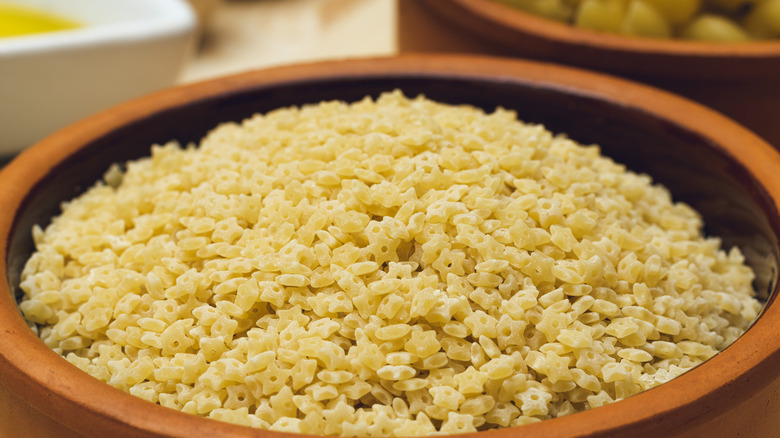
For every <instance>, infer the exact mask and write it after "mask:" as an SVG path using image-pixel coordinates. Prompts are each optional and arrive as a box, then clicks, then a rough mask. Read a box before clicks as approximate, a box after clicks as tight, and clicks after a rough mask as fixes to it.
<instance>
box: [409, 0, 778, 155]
mask: <svg viewBox="0 0 780 438" xmlns="http://www.w3.org/2000/svg"><path fill="white" fill-rule="evenodd" d="M398 5H399V6H398V16H399V19H398V47H399V50H400V51H401V53H412V52H460V53H477V54H489V55H499V56H516V57H521V58H528V59H536V60H542V61H548V62H555V63H560V64H566V65H571V66H577V67H583V68H589V69H593V70H597V71H602V72H605V73H611V74H616V75H619V76H622V77H626V78H630V79H633V80H637V81H641V82H645V83H648V84H651V85H654V86H657V87H660V88H663V89H666V90H669V91H672V92H674V93H678V94H680V95H683V96H686V97H688V98H691V99H693V100H696V101H698V102H701V103H703V104H705V105H708V106H710V107H712V108H714V109H716V110H718V111H721V112H723V113H724V114H726V115H728V116H729V117H731V118H733V119H735V120H737V121H738V122H740V123H742V124H743V125H745V126H746V127H748V128H750V129H751V130H753V131H754V132H756V133H758V134H759V135H761V136H762V137H764V138H765V139H766V140H767V141H768V142H769V143H771V144H773V145H774V146H775V147H777V148H780V123H777V120H778V113H780V103H778V102H780V41H777V42H768V43H763V42H762V43H755V44H752V45H751V46H750V47H745V46H740V45H737V46H731V47H724V46H721V45H712V44H707V43H687V47H683V48H682V49H681V48H680V47H679V45H676V46H675V43H674V42H671V41H659V40H648V39H639V38H621V37H619V36H613V35H602V34H597V33H594V32H589V31H580V30H578V29H569V28H568V26H565V25H562V24H559V23H556V22H549V21H547V20H544V19H541V18H538V17H534V16H530V15H528V14H525V13H523V12H520V11H516V10H511V9H510V8H508V7H507V6H504V5H501V4H496V3H495V2H494V1H493V0H457V1H455V0H399V1H398ZM578 37H582V38H578Z"/></svg>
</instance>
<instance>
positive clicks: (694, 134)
mask: <svg viewBox="0 0 780 438" xmlns="http://www.w3.org/2000/svg"><path fill="white" fill-rule="evenodd" d="M394 88H400V89H402V90H404V91H405V92H406V93H407V94H409V95H416V94H418V93H424V94H426V95H427V96H428V97H430V98H433V99H437V100H440V101H444V102H450V103H468V104H473V105H477V106H480V107H484V108H486V109H493V108H494V107H495V106H496V105H502V106H504V107H507V108H512V109H515V110H517V112H518V113H519V115H520V117H521V118H522V119H525V120H526V121H530V122H540V123H544V124H546V125H547V126H548V127H549V128H550V129H552V130H554V131H557V132H566V133H568V134H569V135H570V136H571V137H572V138H574V139H576V140H578V141H581V142H583V143H591V142H597V143H599V144H600V145H601V146H602V148H603V152H604V153H605V154H606V155H609V156H612V157H614V158H615V159H616V160H618V161H620V162H623V163H626V164H627V165H628V167H629V168H631V169H634V170H636V171H640V172H647V173H649V174H651V175H652V176H653V177H654V178H655V180H656V181H657V182H660V183H663V184H665V185H667V187H669V188H670V189H671V191H672V193H673V194H674V196H675V198H676V199H678V200H683V201H686V202H688V203H690V204H691V205H693V206H694V207H695V208H696V209H698V210H699V211H700V212H701V213H702V214H703V216H704V219H705V222H706V224H707V231H708V232H710V233H713V234H717V235H720V236H722V237H723V241H724V244H725V245H726V246H731V245H734V244H739V245H740V247H741V248H742V249H743V251H744V252H745V254H746V256H747V260H748V262H749V264H750V265H751V266H752V267H753V268H754V269H755V271H756V273H757V275H758V277H757V280H756V287H757V289H758V291H759V294H760V295H761V296H762V297H763V298H764V299H767V300H768V304H767V306H766V309H765V311H764V312H763V314H762V315H761V316H760V318H759V319H758V320H757V322H756V323H755V324H754V325H753V327H752V328H751V329H749V330H748V331H747V332H746V333H745V334H744V335H743V336H742V337H741V338H740V339H739V340H737V341H736V342H735V343H734V344H733V345H731V346H730V347H728V348H727V349H726V350H725V351H724V352H722V353H720V354H718V355H716V356H715V357H713V358H712V359H710V360H709V361H707V362H705V363H704V364H702V365H701V366H699V367H697V368H695V369H693V370H692V371H690V372H688V373H686V374H684V375H682V376H681V377H679V378H677V379H675V380H674V381H672V382H670V383H668V384H664V385H661V386H659V387H657V388H654V389H651V390H649V391H646V392H643V393H641V394H638V395H636V396H633V397H630V398H628V399H626V400H623V401H620V402H618V403H615V404H612V405H609V406H606V407H601V408H597V409H593V410H590V411H586V412H581V413H578V414H574V415H571V416H568V417H563V418H559V419H554V420H548V421H543V422H540V423H536V424H532V425H528V426H521V427H520V428H506V429H500V430H496V431H491V432H480V433H478V434H477V435H479V436H483V437H510V436H516V435H517V434H523V436H529V437H575V436H576V437H608V436H609V437H612V436H614V437H618V436H627V434H631V436H632V437H634V438H639V437H658V436H663V437H672V436H674V437H699V436H703V435H704V434H707V435H708V436H711V437H713V436H722V437H732V436H736V435H738V434H742V436H776V434H778V433H780V416H778V415H776V412H778V410H780V337H779V336H777V333H779V332H780V304H778V302H777V300H775V299H774V298H775V295H776V288H777V286H776V285H777V272H778V260H780V247H779V246H778V239H779V238H780V213H778V208H777V203H778V200H780V172H778V169H780V155H778V153H777V152H776V151H775V150H773V149H772V148H771V147H770V146H769V145H768V144H766V143H765V142H764V141H762V140H761V139H760V138H758V137H757V136H755V135H754V134H752V133H750V132H749V131H747V130H746V129H744V128H742V127H741V126H739V125H737V124H736V123H734V122H732V121H731V120H729V119H727V118H725V117H723V116H721V115H719V114H717V113H715V112H713V111H711V110H708V109H706V108H704V107H702V106H700V105H698V104H695V103H693V102H690V101H687V100H684V99H681V98H678V97H675V96H673V95H670V94H667V93H665V92H662V91H658V90H655V89H651V88H648V87H645V86H642V85H638V84H634V83H630V82H626V81H623V80H620V79H615V78H610V77H606V76H602V75H599V74H594V73H588V72H584V71H578V70H574V69H569V68H563V67H557V66H552V65H545V64H539V63H533V62H524V61H512V60H501V59H491V58H484V57H465V56H419V57H417V56H409V57H401V58H385V59H371V60H355V61H346V62H334V63H323V64H315V65H303V66H293V67H285V68H277V69H272V70H265V71H257V72H251V73H246V74H241V75H237V76H231V77H226V78H222V79H217V80H213V81H209V82H204V83H200V84H195V85H190V86H184V87H179V88H173V89H169V90H167V91H163V92H160V93H158V94H154V95H151V96H148V97H145V98H141V99H140V100H135V101H131V102H129V103H126V104H124V105H122V106H119V107H115V108H113V109H111V110H108V111H106V112H103V113H101V114H98V115H96V116H93V117H91V118H89V119H87V120H84V121H82V122H80V123H77V124H75V125H72V126H70V127H68V128H66V129H64V130H62V131H59V132H58V133H56V134H54V135H52V136H50V137H48V138H47V139H45V140H43V141H41V142H40V143H38V144H36V145H35V146H33V147H32V148H30V149H29V150H27V151H25V152H24V153H22V154H21V155H20V156H19V157H18V158H17V159H16V160H14V161H13V162H12V163H11V164H10V165H9V166H8V167H6V168H5V169H4V170H3V171H2V172H1V173H0V186H2V187H3V190H2V191H0V210H2V211H3V212H4V214H2V215H0V267H1V268H0V277H2V280H1V281H0V334H1V335H0V435H2V436H13V437H41V436H57V437H75V436H87V437H105V436H122V437H163V436H166V437H188V438H193V437H199V436H219V437H249V436H256V437H259V436H261V437H280V438H281V437H289V435H286V434H283V433H278V432H269V431H262V430H253V429H249V428H245V427H240V426H235V425H231V424H227V423H220V422H217V421H213V420H209V419H205V418H200V417H196V416H191V415H188V414H184V413H181V412H178V411H174V410H170V409H167V408H163V407H161V406H158V405H155V404H152V403H148V402H146V401H143V400H141V399H139V398H135V397H133V396H131V395H129V394H126V393H124V392H122V391H120V390H118V389H115V388H112V387H110V386H108V385H106V384H105V383H102V382H100V381H98V380H97V379H94V378H92V377H91V376H88V375H87V374H85V373H83V372H81V371H80V370H78V369H77V368H76V367H75V366H73V365H71V364H70V363H68V362H67V361H66V360H65V359H63V358H62V357H60V356H58V355H57V354H55V353H54V352H53V351H51V350H50V349H49V348H48V347H46V346H45V345H44V344H43V342H42V341H40V340H39V339H38V338H37V337H36V336H35V335H34V334H33V333H32V331H31V330H30V329H29V328H28V327H27V325H26V324H25V322H24V321H23V319H22V318H21V316H20V312H19V311H18V309H17V302H16V297H17V296H18V295H19V294H20V291H19V289H18V283H19V277H20V270H21V268H22V266H23V264H24V262H25V260H26V258H27V257H28V256H29V255H30V253H31V251H32V241H31V237H30V229H31V227H32V226H33V224H42V225H45V224H47V222H48V221H49V219H50V218H51V217H52V215H54V214H56V213H57V212H58V208H59V204H60V202H62V201H64V200H67V199H70V198H72V197H74V196H76V195H78V194H79V193H81V192H82V191H83V190H84V189H85V188H86V187H88V186H90V185H91V184H92V182H93V181H95V180H96V179H98V178H99V177H100V176H101V175H102V174H103V172H104V171H105V170H106V168H107V167H108V166H109V165H110V164H111V163H114V162H117V161H120V162H121V161H124V160H128V159H134V158H138V157H141V156H144V155H147V154H148V152H149V147H150V145H151V144H152V143H160V142H166V141H168V140H171V139H178V140H180V141H181V142H189V141H197V140H198V139H200V138H201V137H203V135H204V134H205V133H206V132H207V131H208V130H210V129H211V128H212V127H214V126H216V125H217V124H218V123H220V122H225V121H237V120H241V119H243V118H246V117H248V116H250V115H252V114H253V113H256V112H264V111H268V110H271V109H273V108H277V107H280V106H286V105H293V104H302V103H314V102H319V101H321V100H323V99H344V100H348V101H351V100H357V99H360V98H362V97H363V96H365V95H377V94H378V93H380V92H382V91H386V90H391V89H394Z"/></svg>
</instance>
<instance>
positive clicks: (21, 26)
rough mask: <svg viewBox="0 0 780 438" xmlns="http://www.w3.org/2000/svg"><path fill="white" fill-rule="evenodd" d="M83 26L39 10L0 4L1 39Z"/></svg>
mask: <svg viewBox="0 0 780 438" xmlns="http://www.w3.org/2000/svg"><path fill="white" fill-rule="evenodd" d="M78 27H81V24H79V23H77V22H75V21H73V20H71V19H69V18H66V17H61V16H58V15H55V14H51V13H49V12H45V11H41V10H38V9H34V8H30V7H25V6H19V5H14V4H9V3H2V2H0V38H4V37H15V36H20V35H29V34H35V33H43V32H55V31H60V30H67V29H75V28H78Z"/></svg>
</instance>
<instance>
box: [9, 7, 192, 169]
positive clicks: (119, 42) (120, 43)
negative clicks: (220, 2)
mask: <svg viewBox="0 0 780 438" xmlns="http://www.w3.org/2000/svg"><path fill="white" fill-rule="evenodd" d="M7 3H9V4H13V5H18V6H21V7H27V8H33V9H35V10H38V11H42V12H45V13H49V14H53V15H56V16H60V17H63V18H68V19H70V20H73V21H75V22H77V23H79V24H81V25H82V26H80V27H78V28H75V29H70V30H63V31H56V32H47V33H40V34H30V35H23V36H16V37H7V38H0V102H2V103H3V104H2V105H0V132H2V135H0V156H9V155H12V154H14V153H16V152H18V151H20V150H22V149H23V148H25V147H27V146H29V145H31V144H32V143H34V142H35V141H37V140H40V139H42V138H43V137H45V136H46V135H48V134H51V133H52V132H54V131H55V130H57V129H59V128H61V127H63V126H65V125H67V124H69V123H72V122H75V121H76V120H78V119H81V118H83V117H85V116H87V115H90V114H92V113H94V112H96V111H99V110H102V109H104V108H107V107H109V106H111V105H115V104H117V103H119V102H121V101H124V100H127V99H130V98H133V97H137V96H139V95H141V94H144V93H148V92H151V91H154V90H158V89H161V88H163V87H166V86H169V85H171V84H173V83H174V81H175V80H176V78H177V77H178V75H179V73H180V71H181V69H182V67H183V65H184V62H185V61H186V60H187V58H188V56H189V55H190V52H191V49H192V46H193V35H194V30H195V25H196V19H195V15H194V14H193V11H192V8H191V7H190V6H189V5H188V4H187V3H186V2H185V1H184V0H113V1H110V2H107V1H104V0H68V1H62V0H11V1H9V2H7Z"/></svg>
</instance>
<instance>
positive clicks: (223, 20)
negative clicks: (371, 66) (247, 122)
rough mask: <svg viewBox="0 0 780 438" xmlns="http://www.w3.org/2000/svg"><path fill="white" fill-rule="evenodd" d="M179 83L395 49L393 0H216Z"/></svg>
mask: <svg viewBox="0 0 780 438" xmlns="http://www.w3.org/2000/svg"><path fill="white" fill-rule="evenodd" d="M210 20H211V21H210V22H209V23H208V26H207V27H206V28H205V29H204V32H203V35H202V36H201V40H200V44H199V48H198V52H197V54H196V56H195V58H194V59H193V60H192V61H191V62H190V63H189V65H188V66H187V67H186V68H185V70H184V72H183V74H182V76H181V78H180V80H179V82H180V83H188V82H196V81H200V80H205V79H209V78H213V77H217V76H222V75H226V74H231V73H238V72H242V71H246V70H252V69H258V68H264V67H273V66H278V65H283V64H292V63H300V62H309V61H320V60H328V59H340V58H350V57H361V56H383V55H392V54H394V53H396V51H397V48H396V41H395V32H396V30H395V27H396V26H395V20H396V0H222V1H221V3H220V5H219V7H218V8H217V9H216V10H215V11H214V13H213V14H212V15H211V16H210Z"/></svg>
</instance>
